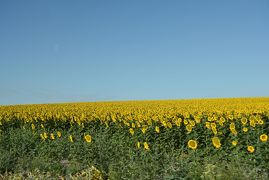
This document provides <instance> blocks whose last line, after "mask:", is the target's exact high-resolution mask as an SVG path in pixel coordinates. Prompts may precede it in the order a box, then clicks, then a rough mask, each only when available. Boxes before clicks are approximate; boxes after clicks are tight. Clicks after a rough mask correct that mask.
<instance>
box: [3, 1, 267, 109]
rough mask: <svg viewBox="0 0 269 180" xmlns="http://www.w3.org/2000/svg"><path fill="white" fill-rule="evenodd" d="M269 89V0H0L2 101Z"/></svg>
mask: <svg viewBox="0 0 269 180" xmlns="http://www.w3.org/2000/svg"><path fill="white" fill-rule="evenodd" d="M268 95H269V1H268V0H210V1H209V0H203V1H201V0H174V1H173V0H166V1H165V0H133V1H131V0H130V1H129V0H121V1H118V0H113V1H111V0H109V1H108V0H107V1H101V0H96V1H86V0H84V1H83V0H81V1H75V0H72V1H71V0H32V1H30V0H23V1H22V0H17V1H16V0H1V1H0V104H21V103H23V104H25V103H49V102H51V103H53V102H74V101H104V100H105V101H106V100H133V99H181V98H207V97H246V96H247V97H249V96H268Z"/></svg>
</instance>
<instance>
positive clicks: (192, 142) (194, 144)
mask: <svg viewBox="0 0 269 180" xmlns="http://www.w3.org/2000/svg"><path fill="white" fill-rule="evenodd" d="M188 147H189V148H191V149H193V150H195V149H196V148H197V142H196V141H195V140H192V139H191V140H189V141H188Z"/></svg>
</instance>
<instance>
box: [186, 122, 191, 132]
mask: <svg viewBox="0 0 269 180" xmlns="http://www.w3.org/2000/svg"><path fill="white" fill-rule="evenodd" d="M186 130H187V131H188V133H190V132H191V131H192V125H191V124H188V125H187V126H186Z"/></svg>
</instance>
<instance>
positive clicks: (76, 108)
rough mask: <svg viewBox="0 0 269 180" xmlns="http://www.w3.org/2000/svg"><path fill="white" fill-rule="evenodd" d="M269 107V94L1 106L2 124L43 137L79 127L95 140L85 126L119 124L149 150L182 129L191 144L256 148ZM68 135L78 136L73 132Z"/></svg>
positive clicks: (268, 126)
mask: <svg viewBox="0 0 269 180" xmlns="http://www.w3.org/2000/svg"><path fill="white" fill-rule="evenodd" d="M268 112H269V98H238V99H236V98H235V99H206V100H204V99H194V100H169V101H126V102H100V103H73V104H72V103H71V104H50V105H49V104H42V105H18V106H0V129H1V130H2V131H5V129H7V128H10V127H14V126H16V127H29V126H30V127H31V129H32V130H33V132H35V131H36V130H38V131H42V132H41V133H40V138H41V140H47V139H50V140H55V139H56V138H62V133H61V132H60V131H57V132H56V133H48V132H49V131H56V130H57V129H62V130H63V131H70V129H79V131H81V133H83V134H82V135H81V137H82V139H83V140H84V141H85V142H87V143H92V140H93V139H94V136H93V137H92V136H91V135H89V134H85V131H91V130H93V129H96V128H99V127H101V126H104V127H106V128H110V129H113V128H115V127H117V129H120V130H122V132H123V133H126V134H128V136H130V138H131V140H133V141H134V142H133V143H134V144H135V146H136V147H137V148H138V149H140V148H141V146H142V145H143V147H144V149H145V150H150V148H151V146H154V144H155V140H156V139H158V137H162V136H167V134H169V135H171V134H173V137H174V134H178V135H177V136H178V137H179V138H180V140H181V141H182V142H184V143H185V145H186V146H187V147H189V149H192V150H196V149H197V148H199V147H201V148H204V147H208V144H209V142H208V141H211V143H212V145H213V147H214V148H215V149H220V148H221V147H223V146H230V144H232V146H238V144H242V146H244V147H245V148H246V149H247V150H248V151H249V152H251V153H253V152H255V145H256V146H264V144H265V143H267V141H268V133H269V113H268ZM171 132H172V133H171ZM67 139H68V140H69V141H70V142H71V143H73V142H74V141H75V138H74V137H73V135H72V134H68V138H67ZM257 139H259V141H257ZM260 142H261V143H263V144H261V145H260V144H259V143H260Z"/></svg>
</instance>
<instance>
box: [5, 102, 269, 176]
mask: <svg viewBox="0 0 269 180" xmlns="http://www.w3.org/2000/svg"><path fill="white" fill-rule="evenodd" d="M268 135H269V98H233V99H193V100H164V101H125V102H92V103H69V104H42V105H16V106H0V174H1V175H0V178H1V177H2V178H10V177H21V178H31V177H37V178H40V179H43V178H52V177H55V178H82V179H83V178H85V179H181V178H186V179H235V178H237V179H268V178H269V143H268V142H269V140H268Z"/></svg>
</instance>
